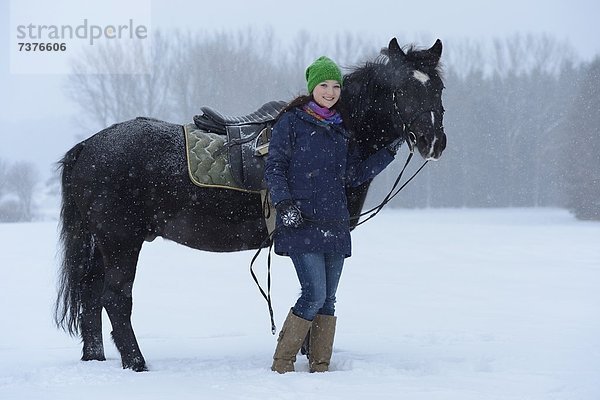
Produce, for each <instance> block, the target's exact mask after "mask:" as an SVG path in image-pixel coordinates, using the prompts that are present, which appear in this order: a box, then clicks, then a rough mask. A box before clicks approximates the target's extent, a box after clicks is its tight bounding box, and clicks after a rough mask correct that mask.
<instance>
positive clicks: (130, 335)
mask: <svg viewBox="0 0 600 400" xmlns="http://www.w3.org/2000/svg"><path fill="white" fill-rule="evenodd" d="M130 240H131V242H134V241H135V239H133V238H130ZM131 242H130V243H124V242H120V243H115V242H111V243H110V244H103V245H102V246H101V251H102V254H103V256H104V266H105V272H104V273H105V275H104V294H103V296H102V303H103V305H104V308H105V309H106V312H107V313H108V317H109V318H110V322H111V325H112V328H113V331H112V337H113V340H114V342H115V345H116V346H117V349H118V350H119V352H120V353H121V362H122V364H123V368H131V369H132V370H134V371H146V370H147V368H146V361H145V360H144V357H143V356H142V352H141V351H140V348H139V346H138V343H137V339H136V337H135V333H134V332H133V327H132V326H131V308H132V304H133V301H132V289H133V280H134V278H135V270H136V265H137V260H138V255H139V252H140V248H141V246H142V243H143V241H141V240H140V241H139V244H138V245H137V246H136V245H135V244H132V243H131ZM132 246H135V247H132Z"/></svg>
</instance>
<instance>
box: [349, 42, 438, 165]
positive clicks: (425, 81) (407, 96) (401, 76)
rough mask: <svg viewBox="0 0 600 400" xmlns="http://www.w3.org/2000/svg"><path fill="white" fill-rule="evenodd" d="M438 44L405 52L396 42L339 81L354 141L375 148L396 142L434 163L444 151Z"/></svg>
mask: <svg viewBox="0 0 600 400" xmlns="http://www.w3.org/2000/svg"><path fill="white" fill-rule="evenodd" d="M441 55H442V42H441V41H440V40H439V39H438V40H437V41H436V42H435V44H434V45H433V46H432V47H431V48H430V49H427V50H416V49H413V48H410V49H409V50H408V51H407V52H404V51H403V50H402V49H401V48H400V46H399V45H398V41H397V40H396V38H394V39H392V40H391V41H390V43H389V45H388V47H387V48H385V49H383V50H382V56H381V57H379V58H378V59H377V60H376V61H375V62H372V63H367V64H366V65H365V66H364V67H361V68H358V69H356V70H355V71H354V72H352V73H351V74H349V75H348V76H347V79H345V80H344V89H345V93H344V94H343V95H342V99H343V100H344V102H345V103H346V107H347V108H348V109H349V114H350V119H351V125H352V126H351V128H352V129H353V130H354V131H355V132H356V134H357V139H358V140H359V141H360V142H363V143H366V144H367V146H365V147H369V148H377V147H379V146H381V145H382V144H385V143H389V142H390V141H393V140H395V139H396V138H398V137H400V138H402V139H404V140H405V141H406V142H407V144H408V145H409V147H410V149H411V150H413V149H414V148H415V147H416V148H417V149H418V150H419V153H420V154H421V155H422V156H423V158H425V159H427V160H437V159H438V158H440V156H441V155H442V152H443V151H444V149H445V148H446V134H445V133H444V125H443V118H444V107H443V105H442V90H443V89H444V84H443V82H442V79H441V76H440V68H439V60H440V56H441Z"/></svg>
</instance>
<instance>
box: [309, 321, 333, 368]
mask: <svg viewBox="0 0 600 400" xmlns="http://www.w3.org/2000/svg"><path fill="white" fill-rule="evenodd" d="M336 320H337V317H335V316H332V315H322V314H317V316H316V317H315V319H314V321H313V323H312V327H311V329H310V350H309V354H308V360H309V368H310V372H325V371H329V361H330V360H331V353H332V352H333V337H334V336H335V323H336Z"/></svg>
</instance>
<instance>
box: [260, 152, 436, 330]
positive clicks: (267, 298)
mask: <svg viewBox="0 0 600 400" xmlns="http://www.w3.org/2000/svg"><path fill="white" fill-rule="evenodd" d="M413 154H414V152H413V151H411V152H410V154H409V155H408V157H407V159H406V162H405V163H404V167H402V170H401V171H400V173H399V174H398V177H397V178H396V180H395V181H394V184H393V185H392V188H391V189H390V191H389V193H388V194H387V195H386V196H385V197H384V199H383V200H382V202H381V203H380V204H379V205H378V206H376V207H373V208H371V209H370V210H368V211H365V212H363V213H360V214H359V215H357V216H355V217H352V218H350V220H358V219H359V218H360V217H363V216H365V215H368V214H370V215H369V216H368V217H367V218H366V219H365V220H363V221H361V222H359V223H358V224H356V226H359V225H361V224H364V223H365V222H367V221H368V220H370V219H371V218H373V217H374V216H376V215H377V214H378V213H379V212H380V211H381V210H382V209H383V207H384V206H385V205H386V204H388V203H389V202H390V201H391V200H392V199H393V198H394V197H396V195H397V194H398V193H400V191H401V190H402V189H404V188H405V187H406V185H408V184H409V183H410V181H412V180H413V179H414V178H415V177H416V176H417V174H418V173H419V172H421V170H422V169H423V168H424V167H425V165H427V163H428V162H429V161H427V160H426V161H425V162H424V163H423V165H421V166H420V167H419V169H417V171H416V172H415V173H414V174H412V176H411V177H410V178H408V180H407V181H406V182H404V183H403V184H402V186H400V187H399V188H398V190H396V192H394V190H395V189H396V187H397V186H398V184H399V183H400V180H401V179H402V175H403V174H404V171H405V170H406V167H407V166H408V164H409V163H410V160H411V159H412V157H413ZM262 206H263V212H266V211H265V207H266V209H267V210H268V212H269V213H270V212H271V211H270V207H269V205H268V193H267V195H266V196H265V200H264V203H263V205H262ZM305 220H306V221H308V222H322V221H312V220H309V219H305ZM336 222H339V221H336ZM278 230H279V228H275V229H274V230H273V231H272V232H271V233H269V234H268V235H267V237H266V238H265V239H264V240H263V241H262V243H261V244H260V246H259V247H258V250H257V251H256V253H255V254H254V257H252V261H250V274H251V275H252V279H253V280H254V282H255V283H256V286H257V287H258V290H259V291H260V294H261V295H262V296H263V298H264V299H265V301H266V302H267V307H268V308H269V316H270V318H271V333H272V334H273V335H275V333H276V332H277V327H276V326H275V318H274V316H273V304H272V302H271V250H272V248H273V238H274V237H275V233H276V232H277V231H278ZM267 246H268V247H269V252H268V255H267V291H266V292H265V291H264V289H263V288H262V286H261V285H260V283H259V282H258V278H257V277H256V274H255V273H254V262H255V261H256V259H257V258H258V256H259V255H260V252H261V251H262V249H263V248H265V247H267Z"/></svg>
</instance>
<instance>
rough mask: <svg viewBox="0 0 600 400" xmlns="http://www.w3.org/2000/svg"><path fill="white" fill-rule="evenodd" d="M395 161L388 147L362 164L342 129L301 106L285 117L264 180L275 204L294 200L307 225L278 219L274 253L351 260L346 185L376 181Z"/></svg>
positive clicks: (277, 127)
mask: <svg viewBox="0 0 600 400" xmlns="http://www.w3.org/2000/svg"><path fill="white" fill-rule="evenodd" d="M393 159H394V157H393V155H392V153H391V152H390V151H388V150H387V149H385V148H384V149H381V150H379V151H378V152H376V153H375V154H373V155H372V156H371V157H369V158H368V159H366V160H362V159H361V157H360V155H359V154H358V149H357V147H356V146H355V145H352V141H351V140H350V137H349V134H348V133H347V132H346V131H345V129H344V128H343V127H342V126H341V125H335V124H326V123H325V122H323V121H319V120H318V119H316V118H314V117H313V116H311V115H309V114H307V113H306V112H305V111H303V110H301V109H299V108H296V109H293V110H290V111H288V112H286V113H284V114H283V115H282V116H281V117H280V118H279V120H278V121H277V123H276V124H275V125H274V126H273V132H272V138H271V142H270V144H269V155H268V157H267V160H266V167H265V180H266V183H267V187H268V188H269V191H270V195H271V201H272V202H273V204H275V205H276V204H278V203H279V202H280V201H282V200H286V199H291V200H293V201H294V202H295V204H296V206H298V208H299V209H300V211H301V212H302V215H303V217H304V219H305V222H304V223H303V224H302V226H300V227H299V228H288V227H285V226H283V225H282V223H281V220H280V219H279V218H277V227H278V230H277V233H276V235H275V252H276V253H277V254H280V255H287V254H292V253H307V252H309V253H330V252H332V253H342V254H344V255H345V256H346V257H349V256H350V254H351V243H350V223H349V214H348V208H347V203H346V192H345V187H346V186H358V185H360V184H362V183H365V182H366V181H368V180H369V179H372V178H374V177H375V175H377V174H378V173H380V172H381V171H383V169H384V168H385V167H386V166H387V165H388V164H389V163H390V162H391V161H392V160H393ZM307 219H308V220H310V221H306V220H307Z"/></svg>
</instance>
